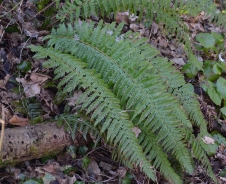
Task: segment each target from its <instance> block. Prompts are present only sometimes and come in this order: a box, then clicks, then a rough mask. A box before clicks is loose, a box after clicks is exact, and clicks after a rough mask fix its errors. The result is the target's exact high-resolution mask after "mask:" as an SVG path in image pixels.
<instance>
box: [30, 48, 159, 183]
mask: <svg viewBox="0 0 226 184" xmlns="http://www.w3.org/2000/svg"><path fill="white" fill-rule="evenodd" d="M31 49H32V51H36V52H38V53H37V54H36V56H35V57H37V58H47V57H50V59H49V60H48V61H46V62H45V67H49V68H51V67H56V70H55V72H56V71H57V72H60V73H63V74H64V75H66V77H69V76H70V77H69V78H70V79H66V80H65V78H64V79H62V80H61V84H64V85H66V86H65V88H64V92H70V91H72V90H73V89H75V88H76V87H77V86H80V87H82V88H84V89H87V90H90V93H89V95H86V99H85V100H86V101H89V102H90V104H89V105H91V103H93V102H94V103H95V101H100V105H98V106H96V108H95V109H94V110H93V111H94V112H93V113H95V112H98V116H97V117H95V118H94V119H95V124H99V125H100V126H101V127H102V128H101V133H103V132H107V141H109V142H110V143H113V144H114V145H118V144H119V145H120V147H121V150H120V151H121V152H122V154H124V155H125V156H126V157H127V159H128V161H129V162H131V163H132V164H135V165H136V166H139V165H140V167H141V170H142V171H143V172H144V173H145V174H147V176H148V177H150V178H151V179H152V180H155V175H154V173H153V170H152V169H151V165H150V163H149V162H148V160H147V159H146V157H145V155H144V154H143V152H142V148H141V146H140V145H139V144H138V140H137V138H136V137H135V134H134V133H133V132H132V131H131V129H132V128H133V124H132V122H130V121H129V116H128V114H127V113H126V112H125V111H123V109H121V108H120V105H119V100H118V99H117V98H115V97H114V94H113V93H112V92H111V91H110V90H109V89H108V88H107V85H106V84H105V83H104V81H103V80H102V79H100V77H99V76H98V75H95V72H94V71H93V70H90V69H88V68H86V67H87V66H86V64H85V63H84V62H81V61H80V60H79V59H77V58H76V57H74V56H72V55H68V54H63V53H61V52H60V51H56V50H53V49H52V48H48V49H45V48H42V47H31ZM58 74H59V73H58ZM59 76H61V75H59ZM59 76H58V77H59ZM93 95H95V99H94V100H93V101H90V100H89V99H90V98H93ZM103 127H105V128H103ZM110 130H111V131H110ZM112 131H113V132H114V133H112ZM132 158H133V159H132ZM140 163H143V164H142V165H141V164H140Z"/></svg>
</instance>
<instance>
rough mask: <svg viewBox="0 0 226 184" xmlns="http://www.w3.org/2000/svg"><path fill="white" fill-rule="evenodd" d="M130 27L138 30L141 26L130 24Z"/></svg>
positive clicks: (135, 30)
mask: <svg viewBox="0 0 226 184" xmlns="http://www.w3.org/2000/svg"><path fill="white" fill-rule="evenodd" d="M129 27H130V29H132V30H133V31H134V32H137V31H138V29H139V26H138V25H137V24H130V26H129Z"/></svg>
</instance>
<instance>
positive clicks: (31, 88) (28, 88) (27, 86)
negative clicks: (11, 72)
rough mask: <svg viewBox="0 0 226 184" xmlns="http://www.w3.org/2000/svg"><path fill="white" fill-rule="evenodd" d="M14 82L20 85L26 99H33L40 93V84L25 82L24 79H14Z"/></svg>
mask: <svg viewBox="0 0 226 184" xmlns="http://www.w3.org/2000/svg"><path fill="white" fill-rule="evenodd" d="M16 81H17V82H21V83H22V86H23V87H24V93H25V95H26V97H33V96H35V95H37V94H40V91H41V87H40V84H38V83H35V82H30V81H27V80H25V79H24V78H16Z"/></svg>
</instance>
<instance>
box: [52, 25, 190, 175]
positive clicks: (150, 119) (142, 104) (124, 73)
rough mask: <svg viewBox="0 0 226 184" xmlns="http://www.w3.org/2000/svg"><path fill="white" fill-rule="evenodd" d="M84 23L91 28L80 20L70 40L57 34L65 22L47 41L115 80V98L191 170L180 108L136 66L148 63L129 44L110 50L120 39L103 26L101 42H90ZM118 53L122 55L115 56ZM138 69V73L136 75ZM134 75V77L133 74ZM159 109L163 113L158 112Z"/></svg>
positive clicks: (112, 80)
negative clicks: (81, 23) (182, 131)
mask: <svg viewBox="0 0 226 184" xmlns="http://www.w3.org/2000/svg"><path fill="white" fill-rule="evenodd" d="M88 27H91V28H92V25H88V24H84V26H81V27H78V29H79V30H78V31H79V32H78V36H79V38H80V39H79V40H72V38H71V37H68V36H69V35H67V37H64V38H61V36H62V35H61V32H62V29H66V27H65V26H62V27H61V28H59V29H60V31H59V32H60V33H59V35H57V37H55V38H54V35H53V36H52V39H50V41H49V44H50V45H53V44H54V43H55V45H54V46H55V48H56V49H62V48H64V50H63V51H64V52H71V53H72V54H73V55H75V56H76V57H79V58H81V59H82V60H83V61H86V62H87V63H88V65H89V67H92V68H94V69H95V70H96V71H97V72H98V73H100V74H101V75H102V76H104V79H105V82H107V83H113V84H115V85H114V87H113V91H114V92H115V93H116V95H117V98H119V99H121V98H124V99H125V101H126V109H130V110H131V109H132V110H134V111H135V112H136V116H138V115H140V116H141V117H140V122H143V120H145V119H146V120H145V121H144V122H143V126H145V127H146V128H148V129H150V130H151V131H152V132H153V133H155V132H156V131H159V134H158V139H159V140H162V141H163V143H162V145H163V146H164V148H165V150H166V151H170V150H173V153H174V154H175V156H176V157H177V159H178V160H179V162H180V163H181V165H183V166H184V167H185V168H186V171H187V172H189V173H192V172H193V167H192V165H191V160H190V154H189V151H188V150H187V149H186V146H185V144H183V136H182V135H181V129H183V125H182V124H181V122H180V121H179V118H177V117H176V116H178V117H179V116H186V115H182V114H183V112H182V111H181V112H180V114H179V115H178V114H177V113H178V110H179V109H180V108H179V104H178V108H176V109H177V110H176V112H174V109H175V108H171V107H170V105H169V104H173V106H175V104H176V102H175V99H174V98H172V97H171V96H170V95H169V94H168V93H167V92H164V91H165V87H164V85H162V84H161V81H159V80H158V78H157V77H156V74H154V75H151V74H150V71H149V70H148V71H143V72H142V73H140V69H141V68H142V67H143V66H144V65H145V66H148V67H146V68H150V67H152V66H151V65H150V64H149V63H148V62H146V61H145V60H143V58H142V55H141V57H139V56H140V54H139V52H136V49H133V48H132V47H129V45H127V47H126V48H124V49H123V50H121V51H119V50H118V49H116V51H115V52H114V51H113V50H114V48H117V47H119V48H121V47H120V43H118V42H116V41H115V40H114V39H115V38H114V37H111V36H110V35H106V31H107V29H106V27H104V28H103V29H101V30H100V31H99V32H100V33H99V35H100V39H99V40H102V42H97V43H95V44H94V45H91V43H92V42H93V40H92V39H93V37H92V35H91V34H92V32H94V34H95V29H94V30H93V31H87V29H88ZM85 30H86V31H85ZM57 34H58V33H57ZM106 40H107V42H106ZM76 42H77V43H76ZM139 44H140V42H139ZM105 45H107V46H105ZM109 45H110V46H109ZM108 47H109V48H112V53H111V54H110V55H107V54H106V53H104V52H106V49H107V48H108ZM131 50H132V53H131ZM85 51H88V53H86V54H85ZM127 51H128V52H127ZM120 52H121V53H120ZM124 53H131V54H130V55H129V57H130V58H131V59H130V60H127V59H128V58H127V57H126V56H123V55H124ZM121 55H122V57H119V56H121ZM128 62H129V63H128ZM147 72H149V75H150V77H147V74H146V73H147ZM138 73H140V74H139V75H137V74H138ZM134 76H137V77H136V78H134ZM153 78H155V80H153ZM128 89H130V91H128ZM125 91H128V93H125ZM150 91H152V93H150ZM155 99H156V100H155ZM137 112H139V113H137ZM162 112H164V113H163V114H161V115H160V113H162ZM185 121H186V122H183V123H185V124H187V126H189V125H190V122H188V120H187V119H185ZM166 122H167V123H166ZM178 127H180V129H179V128H178Z"/></svg>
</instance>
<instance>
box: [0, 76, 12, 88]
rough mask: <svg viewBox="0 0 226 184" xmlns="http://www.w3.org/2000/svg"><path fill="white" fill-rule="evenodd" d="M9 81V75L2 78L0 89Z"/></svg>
mask: <svg viewBox="0 0 226 184" xmlns="http://www.w3.org/2000/svg"><path fill="white" fill-rule="evenodd" d="M9 79H10V75H9V74H7V75H6V76H5V78H4V80H0V88H3V89H5V85H6V84H7V82H8V81H9Z"/></svg>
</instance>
